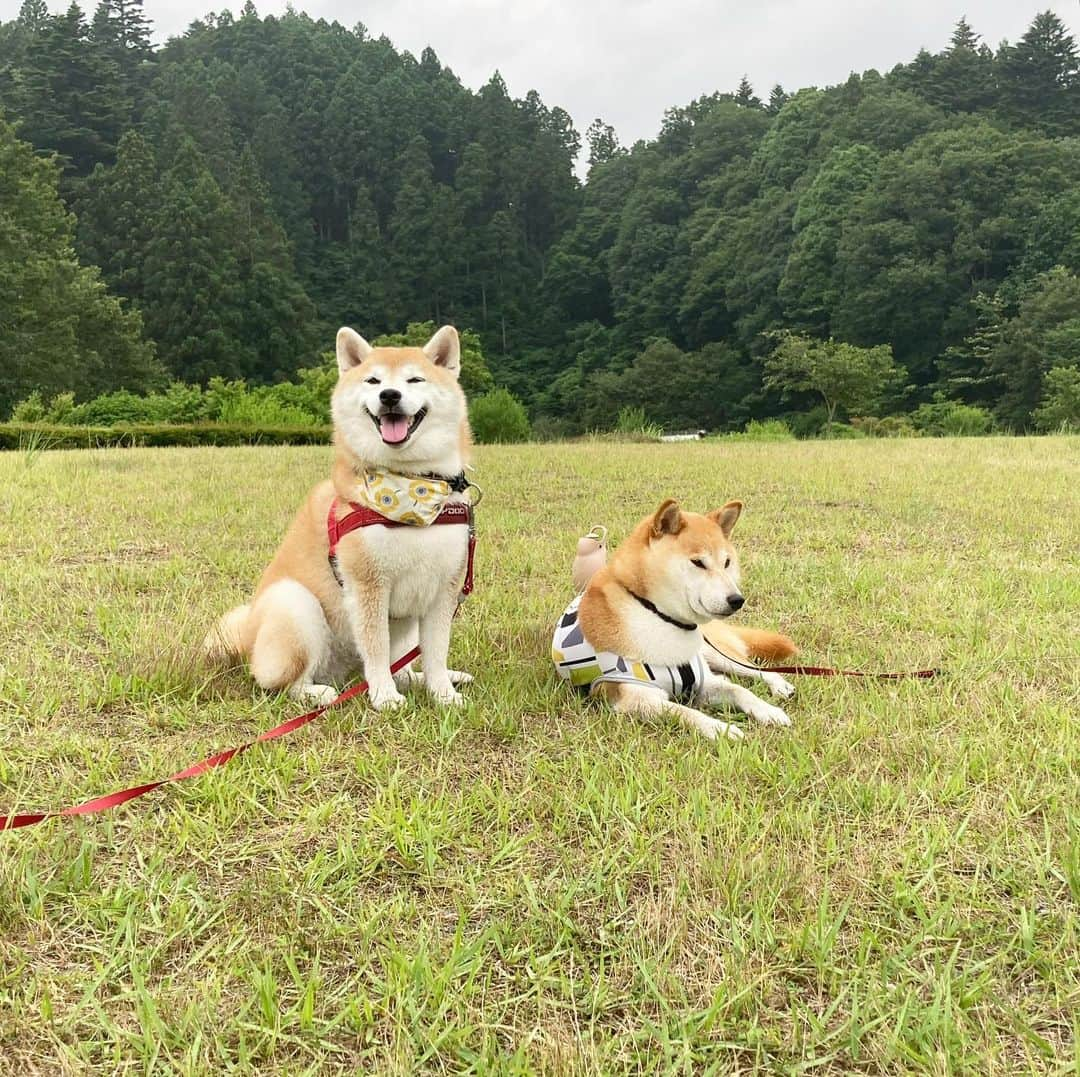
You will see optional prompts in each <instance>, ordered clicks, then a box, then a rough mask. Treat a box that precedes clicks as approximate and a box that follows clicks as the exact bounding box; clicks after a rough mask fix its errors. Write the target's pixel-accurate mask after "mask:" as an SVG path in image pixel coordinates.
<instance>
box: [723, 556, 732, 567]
mask: <svg viewBox="0 0 1080 1077" xmlns="http://www.w3.org/2000/svg"><path fill="white" fill-rule="evenodd" d="M724 568H731V558H730V557H729V558H728V559H727V560H726V561H725V562H724Z"/></svg>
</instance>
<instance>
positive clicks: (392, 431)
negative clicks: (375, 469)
mask: <svg viewBox="0 0 1080 1077" xmlns="http://www.w3.org/2000/svg"><path fill="white" fill-rule="evenodd" d="M368 415H371V421H372V422H373V423H374V424H375V426H376V428H377V429H378V431H379V435H380V436H381V437H382V439H383V441H384V442H385V443H386V444H387V445H404V444H405V442H406V441H408V440H409V438H411V437H412V436H413V431H415V430H416V428H417V427H418V426H419V425H420V424H421V423H422V422H423V421H424V416H425V415H427V408H421V409H420V410H419V411H418V412H417V413H416V414H415V415H412V416H409V415H405V414H404V413H403V412H400V411H394V410H393V409H389V408H388V409H387V410H386V411H382V412H380V413H379V414H378V415H372V414H371V412H370V411H369V412H368Z"/></svg>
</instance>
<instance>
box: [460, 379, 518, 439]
mask: <svg viewBox="0 0 1080 1077" xmlns="http://www.w3.org/2000/svg"><path fill="white" fill-rule="evenodd" d="M469 423H470V424H471V425H472V429H473V434H474V436H475V437H476V440H477V441H478V442H480V443H481V444H483V445H490V444H494V443H496V442H511V441H528V440H529V435H530V429H529V416H528V415H527V414H526V413H525V408H524V406H523V405H522V403H521V401H520V400H518V398H517V397H516V396H514V395H513V393H511V392H510V390H509V389H492V391H491V392H490V393H484V395H483V396H479V397H477V398H476V399H475V400H474V401H473V402H472V405H471V406H470V408H469Z"/></svg>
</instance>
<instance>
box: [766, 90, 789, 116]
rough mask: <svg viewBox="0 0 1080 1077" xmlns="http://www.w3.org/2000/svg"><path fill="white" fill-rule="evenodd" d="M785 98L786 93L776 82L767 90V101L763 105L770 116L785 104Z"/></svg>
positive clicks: (786, 98)
mask: <svg viewBox="0 0 1080 1077" xmlns="http://www.w3.org/2000/svg"><path fill="white" fill-rule="evenodd" d="M787 100H788V93H787V91H786V90H785V89H784V87H783V86H781V85H780V83H779V82H778V83H777V84H776V85H775V86H774V87H773V88H772V90H771V91H770V92H769V103H768V104H767V105H766V106H765V111H766V112H767V113H769V115H770V116H775V115H776V114H777V113H778V112H779V111H780V110H781V109H782V108H783V107H784V105H786V104H787Z"/></svg>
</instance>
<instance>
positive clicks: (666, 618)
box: [626, 587, 697, 632]
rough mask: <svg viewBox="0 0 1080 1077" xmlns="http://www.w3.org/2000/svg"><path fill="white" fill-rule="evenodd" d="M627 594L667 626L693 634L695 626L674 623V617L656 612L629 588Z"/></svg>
mask: <svg viewBox="0 0 1080 1077" xmlns="http://www.w3.org/2000/svg"><path fill="white" fill-rule="evenodd" d="M626 590H627V592H628V593H629V594H630V596H631V597H632V598H635V599H637V601H638V602H640V603H641V605H643V606H644V607H645V608H646V609H647V610H648V611H649V612H650V613H655V614H656V616H657V617H659V618H660V620H661V621H667V623H668V624H669V625H674V626H675V627H676V628H681V629H682V630H683V631H684V632H693V631H694V630H695V629H696V628H697V625H688V624H686V623H685V622H683V621H676V620H675V618H674V617H669V616H668V615H667V614H666V613H662V612H661V611H660V610H658V609H657V608H656V607H655V606H654V605H653V604H652V603H651V602H650V601H649V600H648V599H647V598H642V597H641V595H639V594H635V592H633V591H631V590H630V588H629V587H627V588H626Z"/></svg>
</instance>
